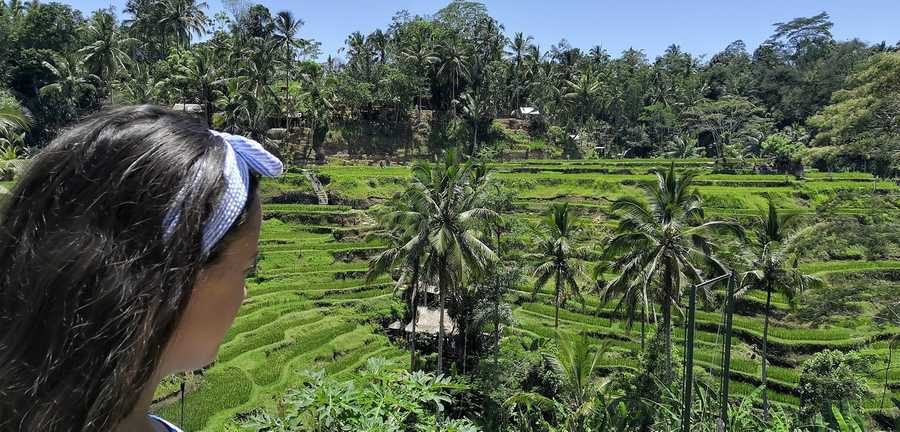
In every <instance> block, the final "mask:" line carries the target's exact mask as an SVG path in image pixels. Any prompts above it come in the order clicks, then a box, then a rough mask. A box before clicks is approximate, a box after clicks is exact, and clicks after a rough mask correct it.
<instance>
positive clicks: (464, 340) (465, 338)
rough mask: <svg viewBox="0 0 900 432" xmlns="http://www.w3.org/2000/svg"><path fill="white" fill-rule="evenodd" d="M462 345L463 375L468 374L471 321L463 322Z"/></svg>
mask: <svg viewBox="0 0 900 432" xmlns="http://www.w3.org/2000/svg"><path fill="white" fill-rule="evenodd" d="M462 327H463V331H462V343H463V351H462V359H460V360H462V373H463V375H465V374H466V355H467V354H468V349H469V320H468V319H465V320H463V322H462Z"/></svg>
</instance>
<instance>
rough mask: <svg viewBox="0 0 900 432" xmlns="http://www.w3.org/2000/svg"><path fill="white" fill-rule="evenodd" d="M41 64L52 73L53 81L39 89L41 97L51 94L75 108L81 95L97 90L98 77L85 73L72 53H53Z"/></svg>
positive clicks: (80, 62)
mask: <svg viewBox="0 0 900 432" xmlns="http://www.w3.org/2000/svg"><path fill="white" fill-rule="evenodd" d="M43 65H44V67H45V68H47V70H49V71H50V73H51V74H52V75H53V82H51V83H50V84H47V85H45V86H43V87H41V89H40V94H41V96H42V97H47V96H53V97H58V98H59V100H61V101H63V102H65V103H66V105H67V106H68V107H70V108H71V109H72V110H76V109H77V107H78V102H79V100H80V99H81V97H82V96H84V95H85V94H87V93H91V92H95V91H96V90H97V83H98V82H99V81H100V77H98V76H97V75H94V74H91V73H87V72H86V71H85V70H84V64H83V63H82V61H81V59H79V58H78V57H77V56H76V55H75V54H74V53H69V54H54V55H53V57H52V61H49V62H47V61H45V62H43Z"/></svg>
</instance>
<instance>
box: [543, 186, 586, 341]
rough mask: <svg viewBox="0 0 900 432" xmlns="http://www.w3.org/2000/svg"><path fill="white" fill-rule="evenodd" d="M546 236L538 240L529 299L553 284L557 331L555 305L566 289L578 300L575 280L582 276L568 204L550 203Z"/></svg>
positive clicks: (573, 225)
mask: <svg viewBox="0 0 900 432" xmlns="http://www.w3.org/2000/svg"><path fill="white" fill-rule="evenodd" d="M544 224H545V226H546V229H547V233H546V235H545V236H542V237H541V238H540V239H539V240H538V251H539V252H538V255H539V256H540V260H541V263H540V264H538V265H537V267H535V269H534V277H535V278H536V279H535V282H534V290H533V292H532V295H533V296H536V295H537V293H538V291H540V289H541V288H543V287H544V286H545V285H546V284H547V282H549V281H550V279H551V278H553V279H555V281H556V288H555V290H554V298H555V300H554V303H555V306H556V319H555V322H554V326H555V327H556V328H557V329H558V328H559V305H560V303H561V302H562V301H563V299H564V298H566V297H568V296H567V295H566V293H565V292H564V291H565V289H566V287H568V290H569V291H570V292H571V293H572V294H573V295H575V296H578V297H580V296H581V292H580V291H579V287H578V277H580V276H581V275H582V273H583V271H584V270H583V261H582V259H581V258H582V257H583V252H582V251H580V250H577V249H576V248H575V247H574V246H573V245H572V241H573V240H574V236H575V234H576V232H577V227H576V225H575V217H574V215H573V214H572V212H571V211H570V209H569V204H568V203H562V204H559V203H554V204H553V206H552V207H551V209H550V213H549V214H548V215H547V219H546V220H545V222H544Z"/></svg>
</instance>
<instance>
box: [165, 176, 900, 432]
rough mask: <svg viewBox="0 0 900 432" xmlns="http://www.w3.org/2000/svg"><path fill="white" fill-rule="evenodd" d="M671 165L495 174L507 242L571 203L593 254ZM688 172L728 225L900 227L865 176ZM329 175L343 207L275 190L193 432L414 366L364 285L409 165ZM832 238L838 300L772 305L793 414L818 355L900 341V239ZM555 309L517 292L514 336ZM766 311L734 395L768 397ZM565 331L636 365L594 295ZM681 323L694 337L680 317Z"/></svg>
mask: <svg viewBox="0 0 900 432" xmlns="http://www.w3.org/2000/svg"><path fill="white" fill-rule="evenodd" d="M668 163H669V162H666V161H660V160H653V159H647V160H627V161H551V160H541V161H535V160H532V161H527V162H519V163H498V164H495V165H494V166H493V168H494V169H495V170H496V174H495V176H496V178H497V179H499V180H500V181H501V182H502V184H503V186H504V187H506V188H508V189H510V190H512V191H514V192H515V193H516V196H517V198H516V200H515V209H514V210H513V211H512V212H508V213H507V214H506V215H505V216H506V217H508V218H509V219H511V220H512V221H513V225H514V229H513V232H512V233H511V235H510V240H509V242H511V243H512V244H514V245H515V246H516V247H515V248H511V249H519V250H522V249H525V250H527V248H528V246H529V245H530V244H531V243H532V239H531V238H530V234H529V233H530V232H532V231H530V229H531V228H532V227H533V226H534V225H536V224H537V223H538V221H539V220H540V214H541V213H542V212H543V211H544V210H545V209H546V208H547V206H548V205H549V204H550V203H551V202H554V201H561V200H565V201H568V202H571V203H573V204H574V205H575V206H576V208H577V209H578V213H579V215H580V217H581V218H582V220H583V221H584V223H585V225H587V226H589V227H590V229H587V230H585V238H584V239H583V241H584V243H585V244H586V245H588V246H589V247H595V246H596V247H598V243H597V242H598V240H599V238H600V234H601V233H602V231H604V230H607V231H608V230H610V229H612V228H613V227H615V219H614V217H612V216H611V215H610V214H608V209H609V203H610V200H612V199H615V198H617V197H620V196H625V195H635V194H637V193H639V190H638V185H639V184H640V183H642V182H647V181H652V180H653V176H652V170H654V169H657V168H659V167H661V166H666V165H667V164H668ZM677 164H678V166H679V167H685V168H691V169H696V170H698V171H699V172H700V176H699V180H700V182H699V185H700V186H699V188H698V189H699V191H700V193H701V195H702V196H703V197H704V201H705V204H706V207H707V210H708V214H710V215H714V216H715V217H719V218H732V219H734V220H738V221H746V220H748V219H747V218H748V217H750V216H752V215H754V214H755V212H757V211H758V209H759V208H760V207H761V206H763V205H764V204H765V202H766V199H768V198H771V199H772V200H774V201H775V202H776V204H777V205H778V207H780V208H783V209H786V211H789V212H795V213H797V214H800V215H802V217H804V218H808V219H807V220H808V221H809V222H810V223H812V222H818V223H829V222H834V224H837V225H838V226H839V227H841V228H842V229H848V230H849V229H859V230H862V231H860V232H861V233H862V234H860V235H859V237H861V238H864V237H866V236H868V237H871V235H868V234H866V233H867V232H868V231H865V229H868V228H866V227H872V226H876V227H885V226H887V227H896V226H897V223H898V221H900V187H898V186H897V184H895V183H891V182H877V183H876V182H875V181H874V180H873V179H872V178H871V176H869V175H866V174H859V173H833V174H832V173H818V172H810V173H807V174H806V176H805V178H804V179H795V178H793V177H790V178H785V176H782V175H759V174H743V175H741V174H725V173H716V172H713V165H712V161H710V160H705V159H692V160H683V161H677ZM316 171H317V174H318V175H319V176H320V179H321V180H322V181H323V183H324V184H325V185H326V189H327V190H328V193H329V196H330V197H331V199H332V201H333V202H336V203H337V204H336V205H330V206H321V205H313V204H303V203H307V202H314V201H313V198H314V195H312V192H311V187H310V185H309V184H307V181H306V179H305V178H304V177H303V176H302V175H299V174H288V175H286V176H285V177H283V178H281V179H278V180H266V181H265V182H264V183H263V186H262V193H263V197H264V200H265V202H266V204H265V205H264V216H265V219H266V220H265V222H264V224H263V231H262V236H261V246H260V250H261V260H260V263H259V265H258V268H257V272H256V274H255V275H254V276H252V277H251V278H250V279H249V280H248V290H249V297H248V298H247V300H246V301H245V304H244V306H243V308H242V310H241V312H240V315H239V317H238V318H237V320H236V322H235V325H234V327H233V328H232V329H231V331H230V332H229V334H228V336H227V337H226V339H225V342H224V344H223V345H222V348H221V351H220V356H219V360H218V362H217V363H215V364H214V365H213V366H211V367H210V368H208V369H207V370H205V371H203V372H202V374H200V375H198V376H197V377H196V378H195V379H194V380H195V383H196V384H194V385H192V386H190V388H189V390H190V391H189V393H188V395H187V396H186V398H185V402H184V403H185V407H186V409H185V415H186V417H185V419H184V424H183V426H184V427H185V429H186V430H201V429H202V430H208V431H218V430H223V429H224V428H226V425H228V424H229V423H230V422H232V420H233V419H234V418H235V417H236V416H240V415H241V414H242V413H246V412H248V411H251V410H254V409H257V408H260V407H263V408H273V407H274V404H275V400H276V399H277V396H278V395H279V394H281V393H283V392H284V391H285V390H286V389H288V388H289V387H291V386H293V385H296V384H297V383H298V380H299V379H300V374H299V372H300V371H302V370H305V369H323V368H324V369H326V370H327V371H329V372H331V373H335V374H338V375H339V376H344V377H346V376H348V375H349V374H350V373H352V371H354V370H355V369H357V368H358V367H360V366H361V365H363V364H364V363H365V361H366V359H367V358H369V357H373V356H379V357H387V358H393V359H397V360H398V361H400V362H406V364H408V355H407V353H406V352H405V351H404V350H403V349H402V347H400V346H398V345H396V344H394V343H392V342H391V341H389V340H388V338H387V337H386V336H385V335H384V332H383V330H382V326H383V324H384V323H386V322H390V321H391V320H392V319H393V317H394V316H396V314H397V313H398V310H400V309H401V308H402V307H403V305H402V304H400V303H399V301H398V299H397V298H396V296H395V294H394V284H393V282H392V281H390V280H389V279H387V278H382V279H379V280H377V281H375V282H374V283H372V284H368V285H367V284H366V283H365V282H364V281H363V273H364V271H365V270H366V268H367V258H368V257H371V256H372V255H373V254H375V253H377V252H378V251H379V250H381V248H382V247H383V246H382V245H381V244H380V243H378V242H377V241H375V240H371V239H370V236H367V235H366V234H367V233H369V232H371V231H372V230H373V229H375V226H374V224H373V221H372V219H371V217H370V216H369V215H368V214H367V210H368V209H370V208H371V207H372V206H375V205H377V204H378V203H380V202H382V201H384V200H385V199H387V198H388V197H390V196H391V195H393V194H394V193H397V192H399V191H401V190H402V189H403V187H404V185H405V184H406V181H407V178H408V175H409V168H408V167H404V166H391V167H385V168H380V167H370V166H354V165H328V166H322V167H318V168H317V169H316ZM835 221H837V222H835ZM844 221H849V222H846V223H845V222H844ZM851 222H852V223H851ZM855 227H860V228H855ZM826 234H827V233H826V230H823V235H822V239H823V241H829V242H834V244H835V245H837V246H831V245H830V244H828V245H825V246H821V245H820V246H817V247H812V248H811V249H810V251H811V252H810V256H807V257H805V258H804V260H803V262H802V264H801V268H802V269H803V270H804V271H807V272H811V273H815V274H817V275H820V276H822V277H827V278H828V279H829V281H831V282H832V284H831V285H830V286H831V287H834V288H833V289H832V288H829V290H830V291H828V292H821V293H817V292H809V293H805V294H804V296H803V297H802V298H801V299H800V301H799V303H798V305H797V306H796V307H792V306H791V305H790V304H789V302H788V301H787V299H785V298H783V297H781V296H778V295H776V296H774V298H773V307H774V308H775V310H776V312H777V313H776V314H775V315H776V316H775V318H774V320H773V325H772V328H771V329H770V346H771V347H772V351H773V354H774V358H773V362H772V363H773V366H772V367H770V368H769V374H770V381H771V382H770V389H771V391H770V395H771V398H772V400H774V401H775V402H777V403H780V404H783V405H785V406H788V407H796V406H797V405H798V404H799V398H798V392H797V385H798V382H799V372H798V370H797V369H796V368H795V366H796V365H799V364H800V363H801V362H802V361H803V360H804V359H805V358H807V357H808V356H809V355H810V354H811V353H813V352H816V351H819V350H823V349H829V348H830V349H839V350H849V349H857V350H861V351H863V352H866V353H870V354H873V355H875V356H877V358H880V359H882V360H881V361H883V359H885V358H886V356H887V349H886V346H885V344H884V342H883V341H884V339H885V338H886V337H887V336H888V335H891V334H894V333H896V332H898V331H900V330H898V328H896V327H890V326H885V325H877V324H875V323H874V319H873V317H874V316H875V315H877V314H878V313H879V310H880V309H879V307H880V302H881V301H883V298H884V296H885V295H893V294H891V293H896V295H897V296H900V276H898V275H900V261H898V258H900V242H896V241H895V240H893V239H892V238H887V239H883V240H884V241H882V242H881V243H885V242H886V243H887V246H886V247H879V248H876V247H874V246H868V245H867V244H865V242H860V243H853V242H851V243H852V244H846V243H847V242H848V241H850V240H848V238H851V237H848V236H842V235H839V234H840V233H838V235H834V236H833V237H835V238H834V239H832V237H831V234H827V235H826ZM841 242H843V243H841ZM841 248H844V249H848V250H849V252H846V253H844V252H842V253H841V254H839V255H840V256H828V255H826V254H824V253H821V252H819V251H820V249H821V250H825V249H828V250H831V249H836V250H842V249H841ZM854 254H856V255H854ZM835 255H838V254H835ZM848 257H851V258H848ZM852 257H857V258H852ZM523 264H527V262H523ZM872 287H875V288H872ZM836 293H837V294H841V293H844V294H845V295H846V296H850V297H847V298H852V299H853V301H852V302H851V303H852V304H851V305H850V306H853V308H850V309H848V310H847V311H838V310H833V312H829V313H826V314H825V315H824V316H820V315H821V314H818V315H817V312H816V311H818V310H819V309H824V310H830V309H828V308H827V305H828V304H829V303H828V302H829V301H841V299H842V298H841V297H837V298H835V296H836V295H837V294H836ZM551 298H552V297H551V295H550V291H549V289H545V290H544V291H542V292H541V293H539V294H538V295H537V296H536V297H535V298H532V296H531V287H530V286H524V287H520V289H519V290H518V291H516V292H514V293H513V295H511V296H510V301H513V302H514V305H513V306H514V311H513V313H514V316H515V318H516V323H515V325H514V326H512V327H509V328H507V330H506V331H507V334H508V335H518V336H525V337H553V334H554V333H553V307H552V306H551V304H552V302H551ZM897 298H900V297H897ZM764 302H765V297H764V296H763V295H762V294H761V293H749V294H748V295H747V296H745V297H744V298H742V299H741V300H740V306H741V307H739V314H740V315H738V316H736V317H735V319H734V330H735V335H736V339H735V343H734V351H733V364H732V366H733V369H734V370H733V375H732V383H731V388H732V393H733V394H736V395H741V394H746V393H749V392H751V391H752V390H753V389H754V388H755V387H756V386H757V385H759V368H760V365H759V361H758V354H757V353H758V346H759V340H760V338H761V334H762V319H761V316H759V315H758V311H759V310H760V309H761V305H762V304H764ZM817 308H819V309H817ZM806 316H815V317H817V318H816V320H815V321H810V320H808V319H805V318H803V317H806ZM560 318H561V324H560V328H561V333H562V334H563V336H564V337H575V336H577V335H580V334H584V333H587V334H589V335H591V337H594V338H595V339H597V340H606V341H609V342H610V343H611V344H612V345H613V346H614V347H615V350H614V351H613V354H612V355H610V356H608V358H607V359H606V360H605V363H604V370H606V371H613V370H616V369H620V368H634V367H636V365H637V360H636V357H635V352H636V351H637V350H638V349H639V346H640V334H639V332H636V331H633V330H632V331H628V330H626V329H625V328H624V324H623V323H622V322H621V321H620V320H616V319H611V318H615V316H614V314H613V311H612V305H605V304H601V302H600V300H599V299H597V298H596V297H595V296H592V295H588V296H586V298H585V307H584V308H583V307H582V305H581V303H579V302H570V303H569V304H567V305H566V306H565V308H564V310H563V311H561V317H560ZM721 318H722V317H721V313H720V312H718V311H716V310H709V311H705V310H704V311H700V312H698V314H697V325H698V332H697V334H698V336H697V338H698V340H699V341H700V342H699V345H698V346H699V347H700V349H699V350H698V352H697V354H696V357H697V367H698V368H699V369H701V370H703V371H705V372H708V373H709V374H711V375H716V374H718V373H720V363H721V359H720V353H719V348H718V344H719V343H721V328H720V327H721V326H720V324H721V322H722V320H721ZM801 318H803V319H801ZM676 325H678V326H680V325H681V320H680V318H676ZM650 330H653V329H652V326H651V329H650ZM675 336H676V340H677V341H681V338H682V337H683V331H682V330H681V329H680V328H678V329H677V330H676V332H675ZM676 345H678V344H677V343H676ZM875 367H876V368H878V367H883V365H880V364H876V365H875ZM883 378H884V374H883V372H882V373H881V374H875V375H873V376H872V377H870V379H869V387H870V392H871V394H870V396H871V397H870V398H869V399H868V400H867V401H866V405H865V406H866V409H867V410H869V411H874V410H876V409H877V408H878V406H877V402H878V400H879V398H880V395H881V391H882V388H883V387H882V383H881V380H882V379H883ZM888 381H889V384H888V388H889V391H890V392H892V393H893V394H894V395H895V396H897V397H900V369H897V370H893V371H890V372H889V373H888ZM176 388H177V386H172V385H168V386H164V387H163V390H161V391H160V392H159V394H158V395H157V397H158V399H159V400H160V401H161V402H160V403H159V405H158V408H159V412H160V413H161V414H162V415H163V416H165V417H166V418H169V419H172V420H176V421H177V420H178V419H179V404H178V403H177V402H173V401H175V398H173V392H174V391H175V390H176ZM891 415H897V413H892V414H891Z"/></svg>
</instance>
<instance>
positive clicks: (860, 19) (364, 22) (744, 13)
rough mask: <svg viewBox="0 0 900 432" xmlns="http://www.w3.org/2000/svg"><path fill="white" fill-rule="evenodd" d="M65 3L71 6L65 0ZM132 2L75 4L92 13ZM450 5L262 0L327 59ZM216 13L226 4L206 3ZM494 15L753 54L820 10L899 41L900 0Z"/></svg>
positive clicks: (549, 9)
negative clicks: (286, 16) (351, 39)
mask: <svg viewBox="0 0 900 432" xmlns="http://www.w3.org/2000/svg"><path fill="white" fill-rule="evenodd" d="M57 1H63V2H64V3H69V2H68V1H65V0H57ZM125 1H126V0H73V1H72V2H71V3H70V4H72V5H73V6H75V7H77V8H79V9H81V10H83V11H85V12H90V11H92V10H95V9H99V8H103V7H108V6H110V5H112V6H115V8H116V10H117V11H119V12H120V13H121V10H122V7H123V6H124V4H125ZM448 1H449V0H442V1H437V0H368V1H365V0H326V1H322V0H315V1H311V0H294V1H289V0H263V1H262V3H263V4H265V5H266V6H267V7H269V9H271V10H272V12H273V13H275V12H277V11H279V10H284V9H290V10H291V11H293V12H294V14H295V15H296V16H298V17H300V18H302V19H303V20H304V21H305V22H306V25H305V26H304V27H303V29H302V30H301V36H302V37H306V38H313V39H316V40H318V41H320V42H321V43H322V54H323V57H324V56H326V55H328V54H335V53H337V51H338V49H339V48H341V47H342V46H343V44H344V40H345V39H346V37H347V35H348V34H350V33H351V32H353V31H356V30H359V31H362V32H363V33H368V32H371V31H373V30H375V29H376V28H385V27H387V25H388V24H389V23H390V20H391V17H392V16H393V15H394V13H395V12H396V11H398V10H401V9H406V10H408V11H409V12H410V13H412V14H421V15H430V14H433V13H434V12H436V11H438V10H439V9H440V8H441V7H443V6H444V5H446V4H447V2H448ZM207 4H208V6H209V11H210V12H211V13H210V15H212V13H214V12H216V11H219V10H222V3H221V0H207ZM485 4H486V5H487V8H488V12H489V13H490V14H491V16H493V17H494V18H496V19H497V20H498V21H500V23H501V24H503V25H504V26H505V27H506V33H507V35H511V34H512V33H513V32H516V31H522V32H524V33H525V34H526V35H531V36H533V37H534V40H535V42H536V43H537V44H539V45H540V46H541V49H542V50H544V51H546V50H547V49H549V48H550V46H551V45H553V44H555V43H557V42H559V40H560V39H562V38H566V39H567V40H568V41H569V43H570V44H571V45H572V46H575V47H580V48H583V49H588V48H590V47H592V46H594V45H601V46H603V47H604V48H606V49H607V51H609V52H610V53H611V54H613V55H618V54H619V53H621V51H622V50H624V49H627V48H629V47H634V48H638V49H643V50H644V52H646V53H647V55H648V56H650V58H651V59H652V58H653V57H655V56H656V55H658V54H660V53H661V52H663V51H664V50H665V48H666V47H667V46H669V45H670V44H672V43H675V44H678V45H680V46H681V47H682V49H684V50H686V51H688V52H690V53H692V54H695V55H701V54H706V55H707V57H709V56H710V55H712V54H714V53H716V52H718V51H720V50H721V49H722V48H724V47H725V46H726V45H728V44H729V43H730V42H732V41H734V40H736V39H743V40H744V42H746V43H747V46H748V47H750V49H753V48H755V47H756V46H757V45H758V44H759V43H760V42H761V41H763V40H765V39H766V38H767V37H768V36H769V35H770V34H771V30H772V23H775V22H780V21H787V20H790V19H792V18H795V17H799V16H811V15H815V14H817V13H819V12H821V11H827V12H828V13H829V14H831V19H832V21H833V22H834V28H833V33H834V35H835V37H836V38H838V39H850V38H853V37H857V38H860V39H862V40H863V41H866V42H872V43H874V42H881V41H882V40H886V41H887V42H888V43H890V44H893V43H896V42H897V41H900V0H756V1H747V0H683V1H675V0H655V1H649V0H617V1H612V0H594V1H591V0H555V1H553V0H544V1H541V0H488V1H486V2H485Z"/></svg>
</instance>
